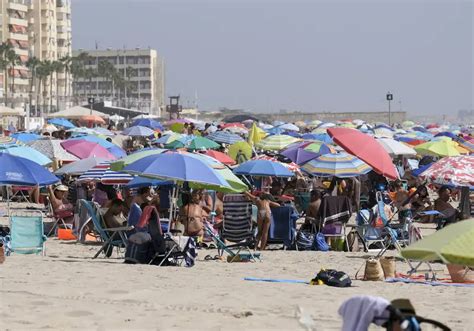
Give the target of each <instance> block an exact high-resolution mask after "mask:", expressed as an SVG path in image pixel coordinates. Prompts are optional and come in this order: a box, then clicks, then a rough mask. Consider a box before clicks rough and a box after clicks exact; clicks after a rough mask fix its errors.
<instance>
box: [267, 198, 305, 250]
mask: <svg viewBox="0 0 474 331" xmlns="http://www.w3.org/2000/svg"><path fill="white" fill-rule="evenodd" d="M271 210H272V219H271V224H270V231H269V237H268V243H269V244H274V243H282V244H283V249H285V250H286V249H287V248H290V247H293V245H294V244H295V243H296V220H297V219H298V217H297V216H296V217H295V216H294V212H293V211H294V209H293V207H292V206H283V207H277V208H271ZM296 249H297V250H298V247H296Z"/></svg>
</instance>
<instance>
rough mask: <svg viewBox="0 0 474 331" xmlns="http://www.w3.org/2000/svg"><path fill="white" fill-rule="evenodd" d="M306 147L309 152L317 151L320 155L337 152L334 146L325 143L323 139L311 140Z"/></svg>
mask: <svg viewBox="0 0 474 331" xmlns="http://www.w3.org/2000/svg"><path fill="white" fill-rule="evenodd" d="M304 149H305V150H306V151H309V152H313V153H317V154H318V155H323V154H328V153H332V154H334V153H337V151H336V149H335V148H334V147H333V146H331V145H328V144H325V143H323V142H322V141H311V142H309V144H306V145H305V146H304Z"/></svg>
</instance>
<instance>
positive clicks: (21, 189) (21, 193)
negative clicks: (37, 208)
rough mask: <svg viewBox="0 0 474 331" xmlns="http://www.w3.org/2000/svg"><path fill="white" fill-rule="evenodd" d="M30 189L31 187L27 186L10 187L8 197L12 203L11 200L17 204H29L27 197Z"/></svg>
mask: <svg viewBox="0 0 474 331" xmlns="http://www.w3.org/2000/svg"><path fill="white" fill-rule="evenodd" d="M31 189H32V187H29V186H12V196H11V197H10V200H11V201H13V199H16V200H17V201H18V202H27V203H31V201H30V197H29V195H28V191H29V190H31ZM25 192H26V194H25Z"/></svg>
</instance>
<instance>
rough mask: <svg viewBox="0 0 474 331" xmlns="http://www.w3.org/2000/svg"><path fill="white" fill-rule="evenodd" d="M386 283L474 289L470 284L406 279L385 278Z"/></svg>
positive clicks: (473, 285)
mask: <svg viewBox="0 0 474 331" xmlns="http://www.w3.org/2000/svg"><path fill="white" fill-rule="evenodd" d="M385 281H386V282H387V283H406V284H423V285H431V286H453V287H474V284H470V283H465V284H463V283H442V282H430V281H417V280H413V279H407V278H387V279H385Z"/></svg>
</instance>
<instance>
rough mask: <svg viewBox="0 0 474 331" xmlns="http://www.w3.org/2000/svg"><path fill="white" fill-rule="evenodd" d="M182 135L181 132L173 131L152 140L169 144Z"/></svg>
mask: <svg viewBox="0 0 474 331" xmlns="http://www.w3.org/2000/svg"><path fill="white" fill-rule="evenodd" d="M181 137H182V135H181V134H179V133H176V132H173V133H170V134H166V135H163V136H161V138H158V139H155V140H153V142H154V143H155V144H169V143H171V142H173V141H175V140H179V139H180V138H181Z"/></svg>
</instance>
